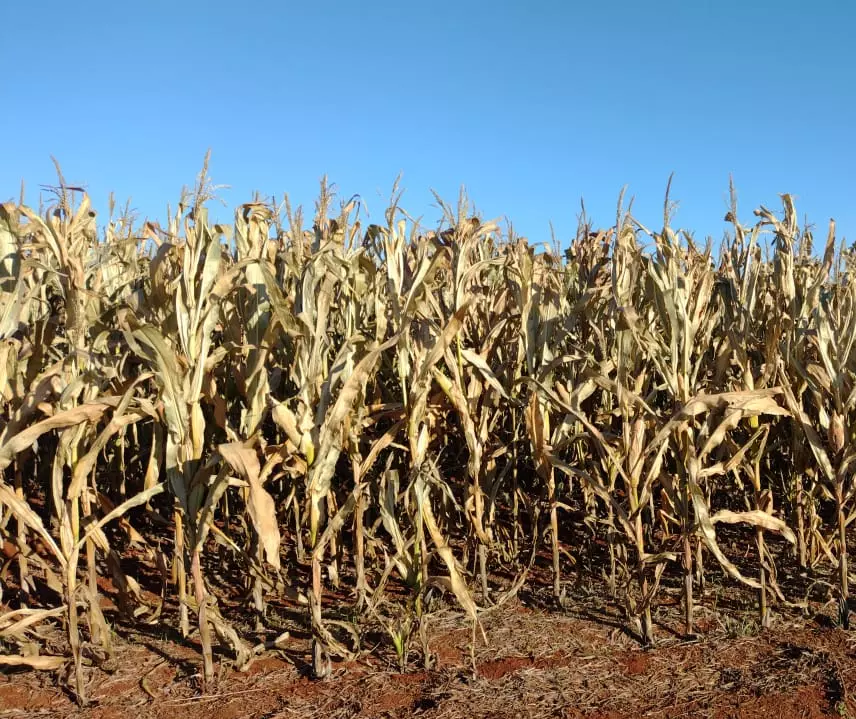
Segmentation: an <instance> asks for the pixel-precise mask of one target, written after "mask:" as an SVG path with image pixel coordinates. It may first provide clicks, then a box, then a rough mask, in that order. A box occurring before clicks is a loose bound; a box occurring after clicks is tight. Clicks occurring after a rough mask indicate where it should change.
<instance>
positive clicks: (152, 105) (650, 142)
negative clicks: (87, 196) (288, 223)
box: [0, 0, 856, 242]
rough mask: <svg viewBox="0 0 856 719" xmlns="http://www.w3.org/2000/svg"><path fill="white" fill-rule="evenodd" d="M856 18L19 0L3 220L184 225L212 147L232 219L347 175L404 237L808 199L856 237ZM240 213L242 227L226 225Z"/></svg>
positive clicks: (851, 12)
mask: <svg viewBox="0 0 856 719" xmlns="http://www.w3.org/2000/svg"><path fill="white" fill-rule="evenodd" d="M855 8H856V5H854V4H853V3H850V2H844V1H843V0H833V1H830V0H815V1H814V2H811V3H805V2H796V1H794V0H779V1H778V2H769V1H766V0H760V1H759V0H755V1H754V2H745V3H744V2H739V1H734V0H723V1H722V2H717V3H713V2H704V1H684V2H650V3H649V2H625V1H622V2H616V1H608V0H601V1H600V2H586V3H574V2H544V1H540V2H539V1H529V2H514V3H511V2H506V3H503V2H468V1H467V0H460V1H459V2H447V1H446V0H432V1H431V2H430V3H429V2H425V3H407V2H376V1H371V0H367V1H364V2H356V1H353V2H347V3H346V2H340V1H339V0H328V1H327V2H323V3H308V2H305V3H293V2H253V1H251V0H247V1H245V2H241V3H231V2H229V3H226V2H199V1H196V0H193V1H186V2H182V1H180V0H173V2H161V1H160V0H149V1H147V2H128V3H116V2H84V3H69V2H55V1H54V0H43V1H42V2H38V3H23V2H11V3H7V6H6V7H5V8H4V11H3V19H4V25H5V30H4V32H3V38H2V44H0V60H2V65H3V67H4V68H5V69H6V72H5V73H4V85H5V88H4V89H5V92H4V102H3V106H4V108H3V119H2V120H0V129H2V135H3V139H4V143H3V145H4V148H3V161H2V162H1V163H0V200H6V199H12V198H15V197H17V194H18V189H19V186H20V182H21V180H22V179H23V180H25V182H26V183H27V186H28V188H29V189H28V200H29V202H30V203H37V202H38V196H37V195H38V185H39V184H46V183H51V182H52V181H53V180H54V179H55V175H54V172H53V166H52V164H51V161H50V155H52V154H53V155H55V156H56V157H57V158H58V159H59V161H60V163H61V164H62V167H63V170H64V172H65V174H66V179H67V180H68V181H69V182H77V183H85V185H86V186H87V187H88V188H89V191H90V193H91V195H92V197H93V201H94V203H95V205H96V207H98V208H105V207H106V198H107V194H108V193H109V191H111V190H113V191H115V193H116V196H117V198H118V199H119V200H120V201H121V200H124V199H126V198H128V197H130V198H131V200H132V205H133V206H134V207H136V208H137V209H138V210H139V212H140V213H141V215H148V216H150V217H154V218H160V219H162V218H163V217H164V216H165V208H166V203H167V202H172V203H173V204H174V203H175V200H176V198H177V195H178V192H179V190H180V188H181V186H182V185H184V184H187V185H190V184H192V182H193V180H194V178H195V175H196V173H197V171H198V169H199V167H200V165H201V161H202V158H203V156H204V154H205V151H206V149H207V148H209V147H210V148H211V149H212V165H211V176H212V179H213V180H214V182H216V183H225V184H228V185H230V186H231V189H229V190H224V191H223V192H222V193H221V194H222V196H223V198H224V199H225V200H226V201H227V202H228V203H229V205H230V206H233V205H235V204H237V203H240V202H243V201H246V200H248V199H250V198H251V196H252V193H253V191H255V190H259V191H260V192H262V193H264V194H266V195H276V196H278V197H281V196H282V194H283V193H284V192H286V191H287V192H289V194H290V195H291V196H292V198H293V199H294V200H295V201H297V202H300V203H304V204H305V205H308V206H309V207H310V208H311V206H312V202H313V200H314V197H315V194H316V191H317V186H318V180H319V178H320V177H321V175H322V174H324V173H326V174H328V175H329V177H330V179H331V180H332V181H334V182H335V183H336V185H337V188H338V190H339V192H340V195H341V196H342V197H344V198H347V197H349V196H350V195H352V194H354V193H359V194H361V195H362V196H363V198H364V200H365V204H366V206H367V207H368V209H369V211H370V212H371V213H372V220H373V221H382V219H383V213H382V211H383V208H384V206H385V201H386V198H387V197H388V195H389V190H390V188H391V186H392V183H393V181H394V179H395V177H396V176H397V175H398V174H399V172H401V173H403V180H402V185H403V187H404V188H405V190H406V193H405V196H404V201H403V205H404V206H405V207H406V208H408V209H409V211H410V212H412V213H414V214H423V215H424V217H425V219H426V220H427V221H429V222H434V221H436V219H437V218H438V216H439V211H438V210H437V209H436V207H433V206H432V205H433V199H432V196H431V193H430V190H431V189H432V188H433V189H435V190H437V191H438V192H439V193H440V194H441V196H443V197H444V198H445V199H447V200H449V201H454V200H455V199H456V197H457V193H458V189H459V187H460V186H461V185H462V184H464V185H466V187H467V189H468V191H469V194H470V196H471V197H472V199H473V200H474V201H475V203H476V205H477V208H478V209H479V211H480V212H481V213H482V214H483V215H485V216H486V217H491V218H492V217H508V218H509V219H511V220H512V221H513V223H514V225H515V228H516V229H517V230H518V232H520V233H522V234H524V235H526V236H528V237H529V238H530V239H532V240H533V241H547V240H549V223H550V222H551V221H552V222H553V224H554V226H555V228H556V231H557V234H558V237H559V239H561V240H562V241H566V240H567V239H568V238H569V237H570V236H571V235H572V234H573V231H574V228H575V226H576V216H577V214H578V213H579V208H580V198H581V197H583V198H584V199H585V202H586V207H587V210H588V212H589V215H590V216H592V218H593V220H594V221H595V224H599V225H604V226H608V225H610V224H612V222H613V221H614V216H615V204H616V200H617V197H618V193H619V191H620V189H621V187H622V186H623V185H625V184H626V185H628V192H629V194H632V195H634V196H635V197H636V202H635V205H634V208H635V214H637V216H638V217H639V219H640V220H641V221H642V222H643V223H646V224H649V225H652V226H654V227H658V226H659V223H660V218H661V217H662V202H663V192H664V189H665V186H666V181H667V179H668V176H669V174H670V173H671V172H672V171H674V172H675V181H674V185H673V196H674V198H675V199H678V200H680V207H679V210H678V214H677V216H676V224H677V225H680V226H685V227H688V228H690V229H693V230H695V231H696V232H697V234H698V236H700V237H703V236H704V235H706V234H712V235H713V236H714V237H715V238H717V239H718V238H719V237H720V236H721V233H722V231H723V229H724V223H723V222H722V218H723V216H724V214H725V211H726V209H727V190H728V177H729V174H730V173H733V175H734V179H735V182H736V185H737V189H738V193H739V199H740V203H741V204H740V210H741V212H740V214H741V217H742V218H743V219H744V220H745V221H750V220H751V219H752V214H751V211H752V209H753V208H754V207H756V206H757V205H758V204H760V203H764V204H767V205H768V206H773V207H776V208H779V207H780V204H779V199H778V194H779V193H782V192H790V193H792V194H794V195H796V198H797V209H798V210H799V212H800V215H801V218H802V216H803V215H808V218H809V220H810V221H812V222H814V223H816V224H817V226H818V227H817V231H818V234H819V235H822V236H825V233H826V222H827V221H828V219H829V217H835V219H836V220H837V222H838V227H839V236H840V235H841V234H844V235H845V236H846V237H847V238H848V239H849V240H850V241H851V242H852V241H853V240H856V138H854V128H856V117H854V114H856V53H854V52H853V50H852V49H851V47H852V45H851V42H850V35H851V34H852V30H853V28H854V27H856V9H855ZM224 217H225V215H224Z"/></svg>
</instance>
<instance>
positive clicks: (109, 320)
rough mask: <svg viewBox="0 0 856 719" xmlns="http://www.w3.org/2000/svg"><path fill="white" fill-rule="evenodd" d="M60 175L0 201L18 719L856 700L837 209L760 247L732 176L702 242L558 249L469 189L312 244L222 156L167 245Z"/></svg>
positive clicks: (657, 235) (0, 487) (850, 401)
mask: <svg viewBox="0 0 856 719" xmlns="http://www.w3.org/2000/svg"><path fill="white" fill-rule="evenodd" d="M57 170H58V174H59V184H58V185H57V186H56V187H53V188H50V189H49V199H50V201H49V202H48V203H47V204H45V205H43V206H41V207H39V208H38V209H34V208H32V207H30V206H29V205H28V204H27V203H26V202H25V198H24V197H23V196H22V197H21V199H20V201H19V202H7V203H4V204H2V205H0V470H2V475H0V541H2V555H0V560H2V562H0V669H2V671H3V677H2V682H3V683H2V687H3V691H4V692H6V695H5V698H6V705H7V707H11V708H4V709H3V711H6V712H13V713H14V712H15V711H18V709H16V708H15V706H16V704H15V700H13V698H12V697H13V695H15V692H16V691H19V692H24V693H26V692H33V695H32V696H33V697H42V698H43V699H44V700H45V701H46V702H47V704H48V706H46V707H45V711H46V712H50V711H55V710H57V707H58V706H59V705H58V704H57V701H60V700H59V699H57V696H59V695H57V694H56V692H55V691H54V692H53V693H52V691H51V690H49V689H47V688H46V687H47V686H49V684H50V682H53V683H54V685H55V687H56V688H57V691H59V690H61V691H62V692H65V693H64V694H62V696H63V697H66V699H62V700H61V701H67V700H68V698H69V697H70V698H71V699H73V701H74V702H75V703H76V705H77V706H78V707H80V708H81V711H82V710H83V708H84V707H87V705H90V706H89V709H88V711H90V712H98V711H101V712H104V711H108V707H109V706H110V705H111V704H110V697H113V696H115V697H125V698H127V699H129V700H132V701H136V702H137V703H138V704H139V706H138V709H139V711H140V712H144V711H148V710H149V709H151V710H152V711H154V712H158V711H160V712H163V711H167V710H168V709H167V707H168V706H173V705H181V706H185V705H186V707H187V708H186V711H187V712H192V711H199V712H202V711H205V712H207V713H209V714H210V713H211V712H212V711H214V709H215V708H216V710H217V711H225V709H224V707H225V706H226V705H227V704H229V702H238V704H239V707H238V708H240V705H244V706H249V705H248V704H247V703H248V702H251V701H260V699H259V698H258V696H257V695H258V693H259V692H260V691H262V685H263V686H264V687H266V686H267V685H268V684H270V687H271V688H270V691H269V693H270V697H269V698H268V699H269V700H270V701H271V702H274V704H276V702H279V705H278V706H279V708H277V707H276V706H274V707H273V708H271V709H270V710H269V711H268V710H264V711H268V714H270V712H274V714H272V715H276V712H281V713H282V712H285V713H286V714H287V713H288V712H301V713H303V714H308V713H310V708H309V705H311V706H312V707H314V708H312V709H311V711H314V712H320V711H322V709H319V706H322V707H323V711H324V712H326V713H327V714H330V715H334V714H335V713H336V712H339V713H340V714H342V715H346V714H348V713H357V714H359V713H364V714H365V713H366V712H368V713H371V712H373V711H387V710H384V709H383V702H381V701H380V700H379V699H378V700H377V701H374V700H373V699H372V698H371V697H372V695H373V693H374V694H375V695H376V696H378V697H382V696H386V695H387V694H389V691H388V689H389V688H390V687H389V686H388V685H390V684H391V685H392V687H393V688H394V691H393V694H395V695H396V696H399V699H400V701H402V702H403V703H402V704H401V706H397V705H396V706H395V707H389V708H388V712H390V713H392V714H395V713H396V712H398V713H400V714H401V713H406V712H411V713H413V712H417V711H418V712H422V713H425V714H429V715H430V714H432V713H433V714H435V715H438V716H441V715H449V716H451V715H453V714H454V712H464V713H467V712H469V714H470V715H478V714H479V712H482V713H483V714H484V715H485V716H488V715H503V712H505V713H509V712H511V711H512V710H511V708H510V707H512V706H513V705H514V704H513V697H514V696H522V697H528V700H527V706H528V707H529V709H527V710H526V711H529V712H530V713H531V715H532V716H541V715H550V714H551V713H555V712H557V711H560V709H561V710H562V711H565V712H566V713H568V712H570V715H573V712H577V714H582V715H592V716H596V715H597V713H598V712H601V713H603V712H607V715H608V713H609V712H618V713H619V714H621V713H622V712H624V713H627V712H632V711H636V710H635V709H634V708H633V707H634V706H637V707H648V709H650V710H651V711H653V710H654V709H655V708H659V709H660V710H662V711H664V712H669V711H671V712H678V711H681V708H682V707H686V708H687V711H690V710H692V711H695V710H698V709H699V707H704V706H705V702H708V703H709V704H710V706H711V707H716V711H719V710H723V711H725V709H724V708H723V707H724V705H723V704H722V701H724V699H722V697H723V696H724V695H725V694H727V693H728V691H731V689H728V688H729V687H731V688H732V689H733V693H735V696H737V697H739V696H744V695H753V696H755V697H756V699H757V701H759V702H762V701H767V700H768V698H769V697H770V696H778V695H782V696H783V697H791V699H793V700H794V701H795V702H796V704H795V705H794V706H797V705H800V706H803V708H804V709H805V711H807V712H809V714H808V715H811V711H815V709H812V708H811V707H815V708H816V709H817V711H818V712H823V711H835V712H838V713H839V714H841V713H842V712H844V713H846V712H847V711H849V709H848V702H849V695H848V690H847V687H848V686H849V672H850V665H849V662H850V661H851V660H850V650H849V648H848V645H847V634H846V632H847V630H848V629H849V623H850V614H851V609H852V607H851V599H850V595H849V588H850V571H849V562H848V548H849V545H850V544H852V537H851V536H850V534H851V533H852V526H851V525H852V520H853V518H854V516H856V507H854V502H853V495H854V492H853V481H852V477H853V467H854V460H856V351H854V341H856V264H854V258H856V255H854V250H853V249H851V248H848V247H847V245H846V243H844V242H843V241H840V240H839V239H838V238H837V237H836V229H835V224H834V222H830V224H829V227H828V232H827V235H826V240H825V243H824V244H823V246H822V247H820V246H818V247H817V248H815V244H816V243H815V237H814V234H813V230H812V228H811V227H810V226H803V227H801V226H800V225H799V223H798V221H797V211H796V207H795V205H794V202H793V198H792V197H791V196H789V195H783V196H782V211H781V212H774V211H772V210H770V209H768V208H766V207H761V208H758V209H756V210H755V211H754V219H753V220H752V222H751V223H749V224H744V223H743V222H742V221H741V220H740V215H739V212H738V206H737V199H736V193H735V192H734V191H733V189H732V206H731V209H730V211H729V212H728V214H727V215H726V217H725V221H726V224H727V227H728V230H727V232H726V235H725V237H724V238H723V239H722V241H721V242H718V243H717V244H715V245H714V243H713V242H712V241H711V240H708V241H706V242H705V243H704V244H701V243H699V242H698V241H697V240H696V238H695V237H694V236H693V235H692V234H690V233H688V232H685V231H683V230H679V229H675V228H673V227H672V226H671V215H672V209H673V205H672V203H671V201H670V200H669V197H668V192H667V197H666V201H665V203H664V208H663V217H662V226H661V228H660V229H657V230H652V229H649V227H648V226H646V225H643V224H642V223H641V222H640V221H639V220H637V219H636V218H635V217H634V215H633V214H632V212H631V208H630V207H627V206H625V203H624V201H623V197H622V198H620V199H619V202H618V209H617V213H616V217H615V221H614V224H612V225H611V226H607V227H606V228H605V229H597V228H596V227H595V226H594V225H593V224H592V223H591V222H590V221H589V220H588V218H586V217H585V215H583V217H582V218H581V220H580V224H579V229H578V232H577V235H576V237H575V238H574V239H573V240H572V241H571V242H570V245H569V246H568V248H567V249H566V250H564V251H562V250H560V249H558V248H552V249H551V248H549V247H546V248H544V247H536V246H534V245H532V244H530V243H529V242H528V241H527V240H526V239H525V238H521V237H518V236H516V235H515V234H514V233H513V232H511V231H503V230H502V229H501V228H500V226H499V225H498V224H497V223H495V222H491V221H485V220H484V219H483V218H480V217H478V216H476V215H475V214H474V213H473V211H472V209H471V207H470V205H469V203H468V201H467V199H466V197H465V196H463V195H462V196H461V198H460V200H459V202H458V204H457V207H452V206H449V205H446V204H445V203H443V202H442V200H440V198H437V199H438V203H439V204H440V206H441V207H442V209H443V212H444V220H443V221H442V222H441V223H440V225H439V226H438V227H436V228H433V229H427V228H425V227H422V226H421V225H420V224H419V223H418V222H415V221H414V220H412V219H411V218H410V217H409V216H408V215H407V214H406V212H404V210H403V209H401V207H400V202H399V201H400V193H398V191H397V189H396V190H394V191H393V195H392V199H391V201H390V204H389V207H388V208H387V210H386V211H385V212H384V213H383V214H382V215H379V216H378V215H373V216H371V217H369V216H368V215H367V214H366V212H365V209H364V208H363V206H362V202H361V200H360V198H359V197H356V196H355V197H352V198H350V199H348V200H347V201H344V202H338V201H337V200H336V198H335V196H334V194H333V192H332V190H331V188H330V187H329V186H328V185H327V184H326V181H325V182H323V183H322V187H321V192H320V196H319V199H318V201H317V203H316V208H315V213H314V218H313V220H312V221H311V223H309V224H306V223H305V222H304V216H303V213H302V211H301V210H300V209H295V208H292V206H291V204H290V203H289V201H288V198H287V197H286V198H284V199H283V200H282V201H279V200H276V199H274V200H262V199H260V198H256V199H254V200H253V201H251V202H247V203H246V204H243V205H241V206H239V207H238V208H237V209H236V211H235V213H234V220H233V221H232V222H230V223H229V224H223V223H216V222H213V221H210V220H209V215H208V209H207V207H208V204H210V202H211V200H212V198H213V195H214V194H215V191H216V188H215V187H214V186H213V185H212V184H211V182H210V180H209V178H208V168H207V160H206V164H205V167H204V168H203V171H202V172H201V173H200V176H199V179H198V181H197V183H196V185H195V187H194V188H192V189H191V190H189V191H185V192H183V193H182V195H181V196H180V199H179V202H178V203H177V205H176V206H175V207H174V208H172V209H171V210H170V211H169V212H168V213H167V218H166V221H165V222H164V223H163V224H160V223H157V222H154V221H144V222H137V221H136V218H135V217H134V216H133V213H131V212H130V211H129V210H126V211H125V212H124V213H121V212H117V211H116V208H115V207H114V206H113V204H112V203H111V205H110V215H109V217H108V218H107V220H106V221H104V222H102V223H100V224H99V222H98V218H97V217H96V214H95V212H94V211H93V210H92V208H91V204H90V201H89V198H88V197H87V196H86V194H85V193H84V192H82V190H81V189H80V188H77V187H72V186H70V185H68V184H67V183H66V182H65V180H64V179H63V177H62V173H61V172H60V171H59V168H57ZM381 217H382V219H381ZM816 249H817V251H816ZM545 594H546V597H545ZM547 606H549V607H551V610H550V611H549V612H546V613H544V614H543V615H541V614H539V615H538V618H537V621H534V620H532V619H531V618H529V617H528V615H526V614H521V613H520V611H519V609H520V607H529V608H530V609H531V608H533V607H534V608H537V609H538V611H539V612H540V611H541V610H542V609H543V608H545V607H547ZM523 616H527V619H526V620H525V621H524V620H523V619H521V617H523ZM451 617H453V618H454V624H455V627H454V630H452V629H450V628H449V627H445V628H444V624H443V623H444V622H447V621H452V619H450V618H451ZM569 617H572V618H573V617H575V618H574V619H573V622H571V624H569V625H568V626H566V624H567V622H569V621H570V619H569ZM821 619H822V620H823V621H824V622H826V623H827V624H831V625H834V626H835V627H839V629H834V628H822V629H817V631H815V630H814V629H813V627H815V626H816V625H817V624H818V622H819V621H821ZM521 622H522V623H521ZM606 626H610V627H612V629H611V630H610V632H611V633H609V634H607V635H604V636H601V637H592V636H591V635H590V632H591V631H595V630H594V629H592V627H601V628H602V627H606ZM794 626H796V627H799V629H793V630H792V629H785V627H794ZM569 627H571V628H572V630H571V629H569ZM443 631H446V632H448V631H454V632H459V633H460V634H455V636H460V641H459V642H458V643H457V644H456V646H458V645H461V646H462V647H463V648H462V649H461V656H460V657H457V656H456V658H454V660H450V661H451V663H450V664H448V665H446V666H445V667H444V664H443V657H442V654H443V650H442V649H438V648H437V647H439V646H441V645H443V644H444V642H445V640H441V641H440V642H439V644H437V642H436V641H435V640H437V637H438V636H439V637H440V638H441V639H442V636H443ZM597 631H600V629H598V630H597ZM438 632H440V634H439V635H438ZM518 632H522V633H523V635H524V639H525V640H526V641H531V642H532V648H531V649H529V650H527V651H526V652H524V653H521V654H515V653H514V652H513V651H511V648H512V647H514V646H517V645H518V643H519V641H520V637H518V636H517V633H518ZM718 632H719V633H718ZM793 632H796V634H794V633H793ZM800 632H801V633H800ZM720 634H722V635H723V636H728V635H733V637H734V638H732V640H731V642H730V643H729V642H726V641H725V640H724V639H723V637H722V636H720ZM788 636H791V637H792V639H791V640H788V639H787V637H788ZM586 637H588V638H586ZM699 637H702V638H704V641H702V640H701V639H699ZM741 637H742V638H741ZM797 637H802V639H801V640H800V641H797V639H796V638H797ZM617 639H620V640H621V641H625V642H630V643H631V644H632V645H633V646H634V647H638V648H639V651H641V650H642V648H644V649H645V653H638V652H637V653H635V654H634V653H633V652H634V651H636V650H634V649H631V647H630V644H628V646H627V647H626V648H624V649H622V650H621V651H625V652H629V654H627V657H632V659H628V658H626V661H625V660H624V659H621V656H622V655H621V654H620V652H619V653H616V652H617V651H618V650H617V649H616V644H615V642H616V640H617ZM164 643H165V644H164ZM554 644H555V646H554ZM548 646H549V650H547V649H546V647H548ZM164 647H168V648H164ZM432 647H434V648H432ZM485 647H494V649H493V650H492V651H495V652H497V653H496V654H495V656H494V657H493V658H492V659H491V658H489V657H487V656H486V655H485V652H486V651H488V650H486V649H485ZM735 651H737V652H738V656H736V658H735V660H734V661H730V660H729V661H726V660H725V659H723V658H722V657H727V656H729V655H730V654H733V653H734V652H735ZM159 652H160V653H161V654H162V655H165V656H161V658H160V660H158V659H156V657H157V655H158V653H159ZM170 652H173V653H174V652H180V653H181V658H180V659H177V658H176V657H174V656H172V655H171V654H170ZM276 657H281V658H282V659H281V661H283V662H286V663H285V664H283V665H282V667H280V668H275V667H276V664H275V662H276V659H275V658H276ZM753 657H754V658H753ZM447 659H448V658H447ZM158 661H161V662H162V664H158V663H157V662H158ZM271 662H274V664H271ZM622 662H624V663H622ZM627 662H630V663H631V664H632V665H633V666H637V665H638V666H639V667H641V669H640V671H639V672H634V671H632V670H631V669H630V668H629V666H630V665H628V664H627ZM390 667H393V668H394V669H395V671H396V672H397V673H398V674H401V676H393V675H392V674H391V673H390V671H391V670H390ZM420 667H421V669H419V668H420ZM506 670H508V671H506ZM625 670H626V671H625ZM140 671H142V672H143V674H144V677H148V678H147V679H146V680H145V681H143V680H142V679H139V678H138V677H137V676H136V675H137V674H139V672H140ZM37 672H42V673H37ZM343 672H344V674H343V675H342V676H339V674H342V673H343ZM407 672H411V673H407ZM412 672H417V673H412ZM419 672H421V673H419ZM634 677H635V678H634ZM640 677H641V678H640ZM152 680H156V681H155V684H154V685H152ZM323 680H326V681H323ZM312 681H317V682H319V683H312ZM45 682H47V684H45ZM123 682H124V683H123ZM128 682H130V684H127V683H128ZM125 684H127V686H125ZM138 685H139V686H138ZM150 686H160V687H167V688H168V693H169V694H171V696H168V697H163V696H161V695H160V694H158V690H157V689H155V690H152V689H150V688H147V687H150ZM110 687H112V689H111V688H110ZM408 688H412V691H411V689H408ZM140 691H142V692H143V694H142V695H141V696H137V698H136V699H131V698H132V697H133V696H135V692H136V693H137V694H139V692H140ZM265 691H267V690H265ZM230 692H231V694H230ZM241 692H245V694H241ZM812 692H814V693H812ZM818 692H819V693H818ZM411 695H412V696H413V697H416V698H415V699H413V701H411V700H410V699H409V698H407V697H411ZM229 697H232V698H231V699H229V701H228V702H227V701H226V700H227V699H228V698H229ZM241 697H256V698H254V699H249V698H247V699H242V698H241ZM301 697H304V698H305V699H301ZM794 697H796V699H794ZM411 698H412V697H411ZM268 699H265V701H268ZM815 699H817V702H815ZM61 701H60V704H61ZM301 701H305V703H306V705H305V706H303V705H301V704H300V702H301ZM394 701H399V700H394ZM782 701H785V699H782ZM788 701H790V700H788ZM33 702H34V704H33V706H32V707H30V709H29V710H28V711H35V706H36V704H37V703H38V701H37V699H33ZM170 702H172V704H170ZM224 702H226V703H225V704H224ZM670 702H671V703H670ZM813 702H814V703H813ZM18 703H19V704H20V702H18ZM319 703H320V705H319ZM211 705H214V706H213V707H212V706H211ZM69 706H70V705H69ZM190 707H195V708H190ZM823 707H825V708H823ZM238 708H236V711H237V710H238ZM61 711H65V712H66V713H67V712H68V711H70V709H68V707H66V709H61ZM169 711H173V710H169ZM264 711H261V710H260V712H261V714H264ZM515 711H522V710H515ZM735 711H737V710H735ZM740 711H743V709H740ZM443 712H446V714H444V713H443ZM155 715H157V714H155ZM402 715H403V714H402ZM747 716H748V715H747ZM783 716H784V715H783Z"/></svg>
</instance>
